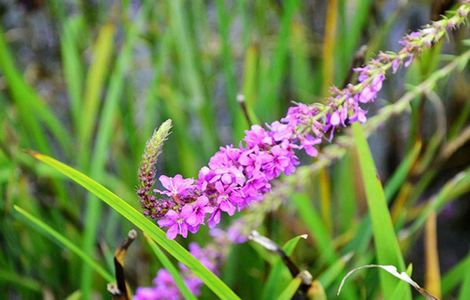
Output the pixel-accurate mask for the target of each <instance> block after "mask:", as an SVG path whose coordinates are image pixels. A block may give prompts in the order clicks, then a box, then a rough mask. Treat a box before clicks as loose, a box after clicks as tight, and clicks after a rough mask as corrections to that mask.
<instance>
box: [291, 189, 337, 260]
mask: <svg viewBox="0 0 470 300" xmlns="http://www.w3.org/2000/svg"><path fill="white" fill-rule="evenodd" d="M292 200H293V201H294V205H295V206H296V208H297V212H298V213H299V215H300V218H301V219H302V221H303V223H304V224H305V225H306V226H307V228H308V229H309V230H310V232H311V233H312V237H313V238H314V239H315V242H316V244H317V245H318V250H319V252H320V254H321V257H322V258H324V259H326V260H327V261H328V262H333V261H334V260H335V258H336V254H335V248H334V246H333V241H332V240H331V238H330V236H329V234H328V231H327V230H326V227H325V224H324V223H323V221H322V219H321V217H320V216H319V215H318V213H317V212H316V209H315V207H314V206H313V203H312V199H310V197H309V196H308V195H306V194H304V193H295V194H293V195H292Z"/></svg>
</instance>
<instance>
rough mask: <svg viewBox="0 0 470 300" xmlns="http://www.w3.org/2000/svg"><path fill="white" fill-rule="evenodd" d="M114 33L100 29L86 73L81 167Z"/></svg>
mask: <svg viewBox="0 0 470 300" xmlns="http://www.w3.org/2000/svg"><path fill="white" fill-rule="evenodd" d="M114 33H115V28H114V25H112V24H106V25H104V26H103V27H102V28H101V30H100V32H99V34H98V38H97V40H96V44H95V46H94V52H93V54H94V56H93V63H92V64H91V65H90V68H89V70H88V73H87V78H86V84H85V91H84V93H83V97H84V99H83V106H82V107H81V111H82V113H81V122H80V127H79V128H77V130H78V137H79V142H80V143H79V151H78V162H79V165H80V166H82V167H83V166H85V167H87V164H88V160H89V156H90V151H89V149H91V147H90V145H91V141H92V136H93V129H94V127H95V123H96V116H97V114H98V108H99V106H100V99H101V93H102V91H103V88H104V82H105V79H106V76H107V74H108V71H109V65H110V62H111V56H112V54H113V39H114ZM84 295H85V294H84Z"/></svg>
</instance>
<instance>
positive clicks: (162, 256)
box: [144, 234, 197, 300]
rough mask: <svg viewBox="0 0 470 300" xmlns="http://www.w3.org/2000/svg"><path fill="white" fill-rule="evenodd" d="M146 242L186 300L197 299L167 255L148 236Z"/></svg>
mask: <svg viewBox="0 0 470 300" xmlns="http://www.w3.org/2000/svg"><path fill="white" fill-rule="evenodd" d="M144 235H145V240H146V241H147V242H148V244H149V245H150V248H152V251H153V253H154V254H155V256H156V257H157V258H158V260H159V261H160V262H161V263H162V265H163V267H165V269H166V270H167V271H168V272H169V273H170V275H171V277H172V278H173V280H174V281H175V284H176V286H177V287H178V289H179V290H180V292H181V294H182V295H183V297H184V299H189V300H194V299H197V298H196V297H195V296H194V295H193V293H191V291H190V290H189V288H188V287H187V286H186V284H185V283H184V280H183V278H182V277H181V275H180V273H179V272H178V270H177V269H176V267H175V266H174V265H173V264H172V263H171V261H170V260H169V259H168V257H166V255H165V253H163V251H162V250H161V249H160V247H158V245H157V244H156V243H155V242H154V241H153V240H152V239H151V238H150V237H149V236H148V235H146V234H144Z"/></svg>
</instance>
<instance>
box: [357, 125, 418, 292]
mask: <svg viewBox="0 0 470 300" xmlns="http://www.w3.org/2000/svg"><path fill="white" fill-rule="evenodd" d="M352 128H353V135H354V140H355V144H356V149H357V154H358V161H359V165H360V170H361V177H362V182H363V185H364V189H365V192H366V197H367V206H368V208H369V214H370V217H371V220H372V231H373V235H374V242H375V251H376V256H377V261H378V263H379V264H381V265H394V266H397V267H398V268H399V269H400V270H402V271H404V270H405V263H404V260H403V257H402V254H401V252H400V247H399V246H398V241H397V238H396V236H395V232H394V229H393V225H392V220H391V217H390V213H389V211H388V208H387V203H386V200H385V194H384V191H383V189H382V184H381V183H380V180H379V178H378V176H377V172H376V169H375V164H374V160H373V159H372V154H371V152H370V149H369V146H368V144H367V140H366V137H365V135H364V132H363V129H362V127H361V125H359V124H357V123H355V124H354V125H353V126H352ZM380 281H381V287H382V292H383V296H384V298H385V299H390V297H391V295H392V294H393V292H394V290H395V287H396V286H397V283H396V282H395V281H394V280H393V279H392V278H390V277H388V276H384V274H382V273H381V274H380ZM403 296H404V298H403V299H411V293H410V290H409V289H406V293H405V295H403Z"/></svg>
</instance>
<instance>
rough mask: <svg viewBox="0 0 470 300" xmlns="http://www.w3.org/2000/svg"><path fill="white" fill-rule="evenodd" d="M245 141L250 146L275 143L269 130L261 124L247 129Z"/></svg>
mask: <svg viewBox="0 0 470 300" xmlns="http://www.w3.org/2000/svg"><path fill="white" fill-rule="evenodd" d="M245 134H246V136H245V139H244V140H245V142H246V144H247V146H248V147H253V146H269V145H272V144H273V138H272V137H270V136H269V134H268V132H267V131H266V130H265V129H264V128H263V127H261V126H259V125H253V126H251V129H250V130H246V131H245Z"/></svg>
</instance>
